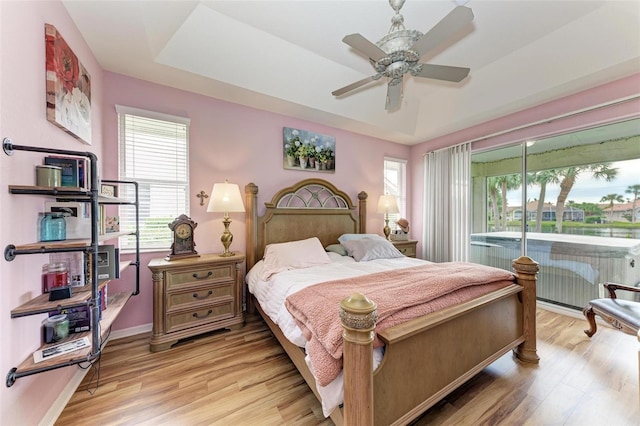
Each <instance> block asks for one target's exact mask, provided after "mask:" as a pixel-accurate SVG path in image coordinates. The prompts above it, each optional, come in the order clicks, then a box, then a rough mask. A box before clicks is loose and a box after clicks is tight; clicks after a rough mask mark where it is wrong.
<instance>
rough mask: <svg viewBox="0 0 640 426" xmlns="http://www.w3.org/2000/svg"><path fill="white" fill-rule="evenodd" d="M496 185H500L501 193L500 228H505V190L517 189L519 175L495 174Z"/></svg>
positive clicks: (519, 181)
mask: <svg viewBox="0 0 640 426" xmlns="http://www.w3.org/2000/svg"><path fill="white" fill-rule="evenodd" d="M494 179H496V183H497V186H499V187H500V193H501V194H502V230H506V229H507V207H508V206H507V204H508V203H507V192H508V191H511V190H514V189H518V188H520V186H521V185H522V176H521V175H503V176H496V177H495V178H494Z"/></svg>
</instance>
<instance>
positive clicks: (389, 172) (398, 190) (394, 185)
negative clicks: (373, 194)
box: [383, 157, 407, 232]
mask: <svg viewBox="0 0 640 426" xmlns="http://www.w3.org/2000/svg"><path fill="white" fill-rule="evenodd" d="M406 170H407V160H400V159H397V158H388V157H385V159H384V188H383V193H384V194H390V195H395V196H396V200H397V202H398V210H400V213H396V214H390V215H389V227H390V228H391V232H394V231H395V230H396V229H397V227H398V225H396V221H397V220H398V219H400V218H401V217H407V216H406V214H407V186H406V181H407V171H406Z"/></svg>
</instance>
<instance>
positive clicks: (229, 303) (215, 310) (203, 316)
mask: <svg viewBox="0 0 640 426" xmlns="http://www.w3.org/2000/svg"><path fill="white" fill-rule="evenodd" d="M244 259H245V257H244V255H243V254H239V253H236V254H235V255H233V256H229V257H222V256H220V255H219V254H204V255H201V256H199V257H193V258H187V259H178V260H171V261H167V260H165V259H164V258H162V259H152V260H151V261H150V262H149V265H148V266H149V269H150V270H151V272H152V277H153V331H152V334H151V341H150V343H149V349H150V350H151V352H158V351H163V350H165V349H169V348H170V347H171V346H172V345H173V344H175V343H176V342H177V341H178V340H180V339H184V338H186V337H191V336H194V335H197V334H201V333H206V332H208V331H213V330H218V329H221V328H234V329H235V328H240V327H242V325H243V324H244V314H243V312H242V284H243V281H244Z"/></svg>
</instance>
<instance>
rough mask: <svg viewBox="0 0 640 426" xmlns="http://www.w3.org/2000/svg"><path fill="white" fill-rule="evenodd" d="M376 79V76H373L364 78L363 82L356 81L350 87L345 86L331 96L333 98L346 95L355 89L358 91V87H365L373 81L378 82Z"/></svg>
mask: <svg viewBox="0 0 640 426" xmlns="http://www.w3.org/2000/svg"><path fill="white" fill-rule="evenodd" d="M375 77H376V76H375V75H372V76H371V77H367V78H363V79H362V80H360V81H356V82H355V83H351V84H349V85H348V86H344V87H342V88H340V89H338V90H334V91H333V92H331V94H332V95H333V96H341V95H344V94H345V93H347V92H350V91H352V90H354V89H357V88H358V87H361V86H364V85H365V84H367V83H369V82H371V81H374V80H377V79H376V78H375Z"/></svg>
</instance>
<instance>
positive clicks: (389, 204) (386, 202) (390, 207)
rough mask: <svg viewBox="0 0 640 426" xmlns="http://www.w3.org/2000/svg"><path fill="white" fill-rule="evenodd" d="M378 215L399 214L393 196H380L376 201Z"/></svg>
mask: <svg viewBox="0 0 640 426" xmlns="http://www.w3.org/2000/svg"><path fill="white" fill-rule="evenodd" d="M378 213H384V214H394V213H400V210H399V209H398V202H397V201H396V197H395V195H389V194H386V195H381V196H380V199H379V200H378Z"/></svg>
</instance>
